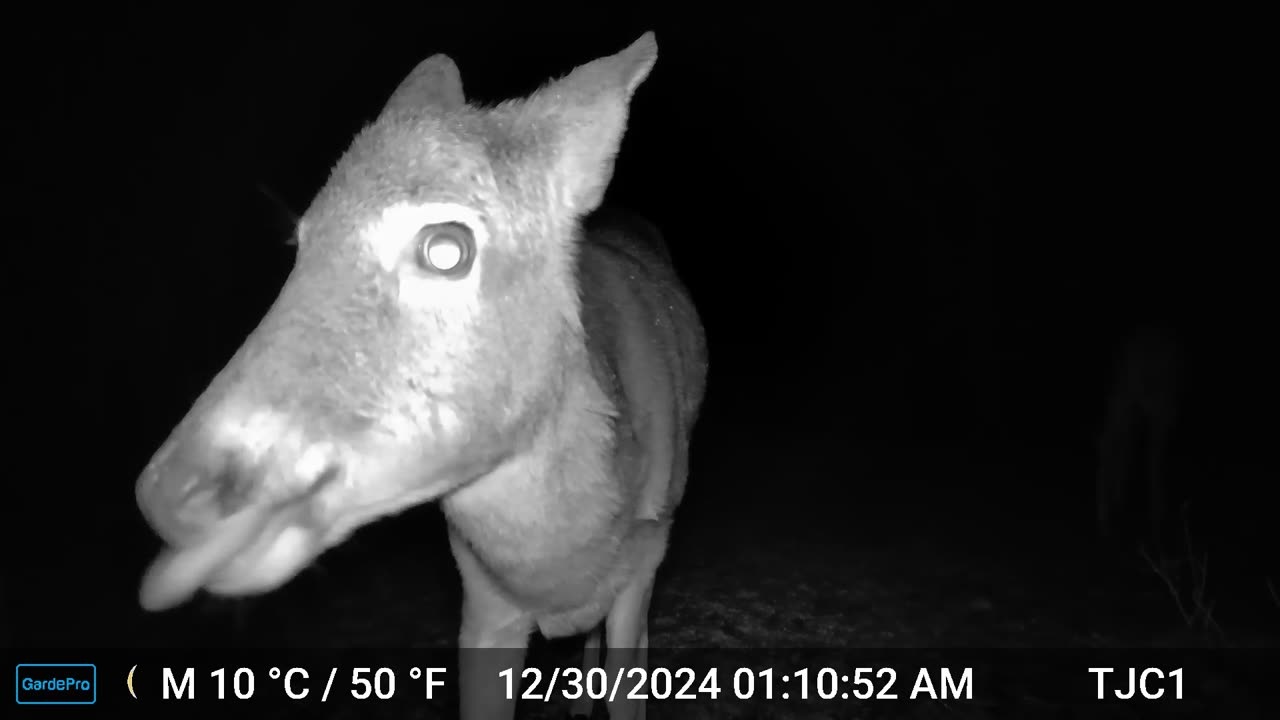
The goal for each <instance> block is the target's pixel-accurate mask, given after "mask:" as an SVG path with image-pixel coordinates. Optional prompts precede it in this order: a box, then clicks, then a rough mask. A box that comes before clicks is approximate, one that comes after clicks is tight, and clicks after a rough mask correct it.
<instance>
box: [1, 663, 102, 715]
mask: <svg viewBox="0 0 1280 720" xmlns="http://www.w3.org/2000/svg"><path fill="white" fill-rule="evenodd" d="M16 673H17V680H18V682H17V686H18V690H17V700H18V704H19V705H92V704H93V703H95V702H97V700H98V668H97V666H96V665H58V664H50V663H44V664H27V665H19V666H18V667H17V670H16Z"/></svg>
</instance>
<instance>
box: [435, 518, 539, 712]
mask: <svg viewBox="0 0 1280 720" xmlns="http://www.w3.org/2000/svg"><path fill="white" fill-rule="evenodd" d="M450 543H451V545H452V548H453V554H454V558H455V559H456V560H457V563H458V570H459V571H460V573H461V575H462V598H463V599H462V630H461V632H460V633H459V638H458V695H459V705H460V708H459V709H460V715H459V716H460V717H461V718H462V720H510V719H511V718H513V717H515V711H516V700H517V699H518V698H519V697H520V676H521V674H522V673H523V671H524V661H525V653H526V651H527V649H528V646H529V635H530V634H531V633H532V632H533V627H534V623H533V620H532V619H530V617H529V615H528V613H526V612H524V611H523V610H521V609H520V608H519V607H517V606H516V605H515V604H513V603H512V602H510V601H509V600H507V598H506V597H505V596H504V595H503V593H502V592H501V590H499V589H498V588H497V587H496V586H495V585H494V584H493V581H492V580H491V579H490V578H489V575H488V573H487V571H486V570H485V569H484V568H483V567H482V566H481V565H480V563H479V561H478V560H477V559H476V557H475V556H474V555H473V554H472V553H471V551H470V550H469V549H467V548H466V546H465V544H464V543H462V542H460V541H459V540H458V539H457V538H455V537H454V536H453V535H450ZM507 671H510V684H511V691H510V692H509V693H508V691H507V683H508V680H507V678H506V677H505V676H504V675H502V674H500V673H506V672H507Z"/></svg>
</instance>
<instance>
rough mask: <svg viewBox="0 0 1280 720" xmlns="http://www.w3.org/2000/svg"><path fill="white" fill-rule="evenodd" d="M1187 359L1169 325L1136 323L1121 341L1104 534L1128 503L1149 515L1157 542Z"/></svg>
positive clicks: (1102, 501) (1111, 398)
mask: <svg viewBox="0 0 1280 720" xmlns="http://www.w3.org/2000/svg"><path fill="white" fill-rule="evenodd" d="M1185 366H1186V363H1185V359H1184V352H1183V348H1182V345H1181V343H1180V341H1179V340H1178V338H1177V336H1176V335H1174V334H1173V333H1172V332H1171V331H1169V330H1167V329H1165V328H1161V327H1157V326H1154V325H1144V326H1141V327H1138V328H1136V329H1135V330H1133V331H1132V332H1131V333H1129V335H1128V336H1127V337H1126V338H1125V339H1124V341H1123V342H1122V343H1121V345H1120V348H1119V352H1118V353H1117V355H1116V359H1115V361H1114V366H1113V368H1112V376H1111V385H1110V389H1109V394H1108V396H1107V402H1106V407H1105V412H1104V414H1103V418H1102V424H1101V431H1100V433H1099V435H1098V448H1097V451H1098V455H1097V457H1098V466H1097V476H1096V480H1097V490H1096V494H1095V500H1096V530H1097V532H1098V534H1099V535H1100V536H1102V537H1107V536H1109V535H1111V534H1112V533H1113V532H1115V531H1116V530H1117V529H1118V528H1117V527H1116V524H1115V523H1116V519H1117V517H1118V516H1119V515H1120V514H1121V513H1123V512H1125V511H1127V514H1128V515H1129V516H1130V517H1135V518H1138V519H1139V520H1140V521H1145V523H1146V524H1147V529H1146V532H1148V533H1149V535H1150V539H1151V540H1152V541H1153V542H1158V541H1159V539H1160V534H1161V532H1162V529H1163V528H1162V524H1163V521H1164V520H1165V513H1166V511H1165V496H1166V489H1167V485H1168V482H1169V473H1168V463H1169V459H1170V451H1171V449H1172V443H1173V437H1174V430H1175V428H1176V427H1177V423H1178V420H1179V415H1180V404H1181V400H1182V395H1183V384H1184V375H1185V372H1186V367H1185ZM1135 485H1136V486H1139V487H1135Z"/></svg>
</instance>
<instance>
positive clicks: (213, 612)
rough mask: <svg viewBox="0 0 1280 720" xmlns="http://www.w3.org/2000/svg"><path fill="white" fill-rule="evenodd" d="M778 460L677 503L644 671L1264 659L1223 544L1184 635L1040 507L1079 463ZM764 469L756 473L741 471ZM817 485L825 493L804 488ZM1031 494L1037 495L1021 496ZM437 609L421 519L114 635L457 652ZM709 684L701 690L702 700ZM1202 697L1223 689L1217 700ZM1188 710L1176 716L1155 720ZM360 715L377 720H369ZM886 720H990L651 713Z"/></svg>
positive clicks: (1247, 596)
mask: <svg viewBox="0 0 1280 720" xmlns="http://www.w3.org/2000/svg"><path fill="white" fill-rule="evenodd" d="M729 456H730V457H731V456H732V455H729ZM780 456H785V453H783V454H780ZM722 457H723V456H722ZM791 457H792V458H793V460H792V461H791V462H790V463H789V464H790V466H791V469H790V472H792V473H795V474H794V475H793V476H792V477H793V479H792V480H790V481H784V479H783V478H780V480H779V483H780V486H779V487H778V488H777V489H775V490H773V491H768V490H765V489H763V486H761V488H762V489H761V490H759V491H756V492H747V491H744V492H741V493H738V494H737V495H736V496H734V497H732V498H726V497H724V496H720V497H714V496H711V495H709V494H706V493H704V494H702V495H698V494H694V493H692V491H691V494H690V497H689V500H688V503H687V507H685V508H684V509H683V510H682V511H681V516H680V518H681V520H684V519H687V518H695V520H693V521H690V522H685V523H683V524H678V525H677V530H676V533H675V535H674V536H673V539H672V545H671V550H670V554H669V557H668V560H667V562H666V563H665V564H664V565H663V567H662V569H661V573H660V576H659V584H658V587H657V590H656V591H655V593H654V596H653V607H652V619H651V625H650V628H651V629H650V641H651V645H652V647H653V650H651V660H652V661H653V662H654V664H661V665H667V666H679V665H680V661H681V657H682V653H697V652H698V651H697V650H696V649H697V648H722V649H730V648H799V649H801V650H796V651H790V650H787V651H778V652H775V653H773V654H772V655H771V658H770V660H769V662H770V663H774V664H775V665H776V666H777V667H783V666H786V665H788V664H791V665H794V664H797V663H804V664H813V662H814V659H813V657H814V656H813V653H812V652H811V651H807V650H804V649H806V648H807V649H814V648H827V649H833V650H841V651H844V650H848V649H862V650H866V651H872V650H877V649H895V648H1113V647H1134V648H1160V647H1206V646H1208V647H1224V646H1225V647H1250V646H1265V647H1275V646H1276V644H1277V643H1276V642H1275V641H1276V638H1277V637H1278V633H1277V630H1278V629H1280V603H1278V602H1277V601H1276V600H1275V599H1274V598H1273V597H1272V596H1271V595H1270V594H1269V592H1270V591H1269V590H1268V586H1267V581H1268V575H1267V573H1266V571H1265V569H1264V568H1262V567H1260V566H1254V565H1250V564H1249V563H1243V562H1233V561H1232V559H1233V557H1241V555H1239V553H1232V552H1230V548H1229V547H1228V546H1226V545H1222V546H1221V547H1220V548H1218V550H1217V551H1215V550H1213V549H1210V550H1209V552H1210V553H1211V554H1210V564H1211V571H1212V573H1213V574H1212V576H1211V580H1212V581H1213V582H1210V583H1208V584H1207V586H1206V587H1207V590H1206V594H1205V599H1204V600H1203V601H1202V602H1201V605H1208V604H1210V603H1214V612H1213V615H1212V621H1211V622H1200V621H1197V620H1196V619H1195V618H1194V617H1191V618H1190V619H1188V617H1187V616H1186V615H1184V611H1180V610H1179V607H1178V604H1177V603H1176V602H1175V600H1174V598H1173V595H1172V593H1171V590H1170V585H1169V584H1168V582H1166V578H1167V580H1168V581H1169V582H1172V583H1173V587H1176V588H1179V589H1180V590H1182V591H1184V592H1183V595H1184V597H1183V600H1182V602H1183V603H1184V606H1185V607H1184V610H1185V612H1186V613H1187V614H1192V615H1193V614H1194V613H1193V612H1192V611H1193V610H1194V608H1195V607H1196V605H1195V603H1194V602H1193V600H1192V599H1190V597H1189V596H1188V595H1187V593H1189V592H1190V590H1192V589H1194V577H1193V576H1192V575H1191V574H1189V573H1188V571H1187V569H1186V568H1185V567H1183V568H1182V569H1181V570H1179V569H1178V567H1177V566H1176V565H1170V566H1169V569H1168V570H1167V571H1166V572H1165V577H1162V576H1161V575H1160V574H1157V573H1156V572H1155V571H1154V569H1153V566H1152V565H1151V564H1150V563H1148V562H1147V560H1146V559H1145V558H1144V557H1143V556H1142V555H1141V554H1139V552H1138V551H1137V550H1136V549H1134V548H1132V547H1126V546H1119V547H1117V546H1115V545H1108V544H1104V543H1100V542H1098V541H1096V540H1095V539H1094V538H1093V537H1092V535H1091V534H1090V530H1091V526H1090V525H1089V522H1090V518H1091V516H1090V515H1089V513H1088V509H1089V505H1088V495H1087V492H1079V491H1078V490H1079V488H1078V484H1077V487H1076V490H1072V491H1068V492H1062V493H1057V494H1055V493H1054V492H1052V491H1050V490H1047V489H1046V488H1051V487H1066V488H1070V487H1072V485H1071V484H1070V483H1065V482H1061V480H1062V476H1063V475H1064V474H1067V473H1079V472H1081V466H1080V463H1078V462H1064V463H1061V464H1059V465H1058V466H1057V467H1056V468H1050V467H1041V468H1040V469H1039V470H1038V474H1036V473H1034V472H1030V471H1028V469H1027V467H1026V463H1005V464H1003V465H1000V466H995V465H989V464H987V465H984V464H981V463H976V462H975V461H972V460H963V459H959V458H955V457H949V458H948V457H945V456H944V455H943V454H940V453H938V454H927V453H926V454H904V455H903V456H902V457H901V458H899V459H898V460H897V461H895V462H893V463H887V464H886V463H883V462H880V463H877V462H875V461H869V460H868V461H862V462H850V463H848V467H846V468H844V470H843V473H844V475H843V476H842V475H840V474H839V472H836V471H830V470H824V469H823V468H820V467H809V466H808V465H809V464H813V463H806V462H805V461H803V460H796V459H795V458H796V457H799V456H791ZM740 463H741V467H737V468H735V471H738V472H743V473H746V472H750V471H752V469H751V462H750V459H748V458H743V459H741V460H740ZM885 467H891V468H892V469H891V470H885V469H884V468H885ZM770 469H771V468H768V467H767V466H759V465H758V464H757V466H756V467H754V472H762V471H768V470H770ZM772 469H774V470H778V471H779V472H783V471H785V470H786V469H785V468H782V467H778V468H772ZM702 471H703V472H706V470H705V468H703V470H702ZM725 471H726V472H728V471H729V470H727V469H726V470H725ZM824 472H826V473H828V479H827V481H826V482H820V480H821V479H822V473H824ZM976 472H981V473H986V474H987V475H986V477H987V478H988V479H989V480H990V481H989V482H987V483H986V485H985V487H986V490H985V491H984V493H985V496H984V497H974V495H973V493H971V492H968V491H967V490H966V489H965V487H966V484H965V483H964V482H963V480H964V478H966V477H972V476H973V473H976ZM937 473H951V474H952V475H953V476H954V477H955V478H956V482H955V483H954V484H953V485H952V488H953V489H952V490H950V491H936V490H935V491H931V492H930V493H929V494H928V496H927V497H926V496H922V497H918V498H915V499H914V500H912V499H911V493H910V492H906V493H903V492H897V491H895V490H894V489H893V488H903V487H910V486H911V483H912V482H913V481H914V480H918V479H919V478H921V477H925V476H927V475H928V474H937ZM868 477H877V478H878V482H877V483H875V484H869V485H867V486H866V490H865V491H858V492H847V491H839V488H840V487H841V485H840V483H842V482H843V483H859V482H860V480H861V481H862V482H865V479H866V478H868ZM1031 477H1037V478H1038V479H1039V480H1040V484H1039V485H1038V486H1037V485H1033V484H1032V483H1030V482H1029V481H1028V480H1027V478H1031ZM722 486H723V484H722ZM691 487H692V485H691ZM783 488H785V490H784V489H783ZM824 488H825V489H824ZM833 488H835V489H833ZM1244 525H1248V524H1247V523H1245V524H1244ZM1194 549H1195V548H1193V550H1194ZM1215 552H1216V554H1215ZM1185 555H1186V553H1184V556H1185ZM1170 557H1171V558H1172V560H1174V561H1176V560H1178V559H1179V558H1178V556H1177V554H1176V553H1174V554H1171V555H1170ZM458 604H459V589H458V580H457V575H456V571H455V570H454V567H453V564H452V560H451V558H450V556H449V553H448V549H447V544H446V542H445V536H444V528H443V525H442V520H441V518H440V515H439V512H438V511H437V510H435V509H434V508H432V507H425V508H422V509H420V510H414V511H411V512H409V513H407V514H405V515H403V516H399V517H396V518H391V519H388V520H386V521H384V522H381V523H378V524H376V525H374V526H371V527H369V528H366V529H365V530H362V531H361V532H359V533H357V534H356V535H355V536H354V537H353V538H352V540H351V541H349V542H348V543H346V544H345V545H343V546H341V547H339V548H336V549H334V550H332V551H330V552H329V553H327V554H326V555H325V556H323V557H322V558H321V561H320V562H319V563H318V564H317V565H316V566H315V567H314V568H312V569H310V570H308V571H306V572H305V573H303V574H302V575H301V576H299V577H298V578H297V579H296V580H295V581H293V582H291V583H290V584H289V585H287V586H286V587H284V588H283V589H281V590H280V591H278V592H277V593H274V594H271V595H267V596H263V597H258V598H252V599H247V600H238V601H225V600H217V599H213V598H208V597H201V598H200V599H198V600H197V601H195V602H193V603H191V604H190V605H188V606H187V607H185V608H183V609H181V610H178V611H174V612H172V613H169V614H166V615H162V616H140V615H137V616H135V617H134V619H133V620H132V621H131V622H132V623H133V624H132V626H131V627H132V630H131V631H130V632H131V633H132V635H131V636H132V637H134V638H136V640H137V642H138V644H139V645H140V646H164V647H190V646H220V647H228V646H229V647H236V646H257V647H277V648H278V647H309V646H315V647H326V648H352V647H354V648H406V647H407V648H423V649H426V648H443V649H447V648H451V647H452V644H453V643H454V641H455V637H456V635H455V634H456V629H457V624H458ZM1197 622H1200V624H1199V625H1197ZM580 647H581V640H580V639H571V640H564V641H557V642H546V641H543V640H541V639H535V641H534V645H533V648H532V650H531V655H530V659H531V662H532V663H533V664H535V665H539V666H542V667H547V668H550V667H552V666H555V665H561V666H565V665H575V664H577V662H578V653H579V652H580ZM664 648H665V650H664ZM686 649H688V650H686ZM725 652H728V653H731V651H728V650H726V651H725ZM684 657H690V656H684ZM725 657H728V658H730V659H732V658H734V657H738V656H734V655H732V654H729V655H726V656H725ZM742 657H748V655H747V654H744V655H742ZM750 657H755V658H759V657H761V656H760V655H759V654H757V655H755V656H750ZM843 657H847V655H846V656H843ZM1052 671H1053V670H1052V668H1050V667H1049V665H1047V664H1046V665H1045V666H1044V668H1043V672H1046V673H1048V672H1052ZM1027 672H1028V673H1034V672H1036V668H1034V667H1031V668H1028V669H1027ZM1200 680H1201V681H1202V682H1204V678H1200ZM726 682H727V681H726V680H725V679H723V678H722V679H721V685H722V686H724V684H725V683H726ZM1213 683H1214V685H1213V686H1214V688H1215V689H1216V691H1217V692H1218V695H1216V696H1215V697H1234V698H1236V699H1234V700H1232V701H1231V702H1232V703H1236V705H1231V706H1229V707H1228V706H1225V705H1221V704H1218V705H1215V706H1214V711H1213V713H1212V714H1213V715H1214V716H1217V717H1228V716H1231V717H1250V716H1252V715H1251V714H1250V713H1251V712H1252V711H1251V710H1250V709H1249V708H1250V707H1251V706H1250V705H1249V704H1248V702H1249V701H1248V700H1247V699H1240V698H1241V697H1242V696H1241V695H1239V693H1246V692H1252V691H1253V689H1254V688H1253V686H1250V685H1249V684H1248V681H1247V680H1246V679H1241V678H1238V677H1234V676H1232V675H1231V674H1230V673H1227V672H1226V671H1223V672H1222V673H1220V674H1219V676H1215V677H1214V678H1213ZM1033 686H1034V683H1031V684H1029V685H1028V686H1027V689H1026V690H1025V692H1023V691H1022V690H1020V687H1019V686H1017V684H1016V683H1015V684H1014V685H1009V686H1007V687H1004V688H1002V691H1003V692H1006V693H1009V694H1010V695H1011V696H1012V697H1015V698H1017V699H1018V701H1019V702H1020V703H1022V704H1021V705H1020V707H1036V706H1037V705H1036V704H1037V703H1042V704H1044V705H1045V706H1046V707H1047V706H1048V705H1049V704H1050V703H1051V702H1052V700H1051V699H1050V698H1041V697H1037V696H1036V694H1035V691H1034V690H1033V689H1032V687H1033ZM1223 688H1227V689H1228V690H1230V689H1232V688H1236V691H1237V695H1234V696H1233V695H1231V692H1228V691H1223ZM1215 702H1217V701H1215ZM442 703H443V704H442ZM447 703H448V700H443V699H442V700H438V701H437V703H435V704H432V705H424V706H422V707H421V711H420V712H419V713H418V714H417V715H415V716H416V717H423V718H426V717H438V716H439V715H440V714H441V713H445V714H447V708H448V707H449V706H448V704H447ZM564 709H565V706H564V705H563V704H559V705H558V704H556V703H551V704H545V703H539V702H527V703H524V704H523V705H522V707H521V716H522V717H530V718H535V717H563V713H564ZM1122 710H1123V711H1125V712H1128V711H1129V710H1128V709H1127V708H1124V707H1121V708H1115V709H1114V713H1115V714H1107V713H1102V712H1098V711H1096V710H1094V711H1091V712H1089V713H1087V715H1081V716H1089V717H1127V716H1128V715H1124V714H1122V712H1121V711H1122ZM1166 710H1169V712H1166ZM1174 711H1176V712H1174ZM1205 711H1206V708H1205V707H1203V706H1192V705H1188V706H1186V707H1182V708H1172V709H1170V708H1167V707H1166V708H1164V709H1162V711H1161V714H1162V716H1166V715H1169V714H1171V713H1172V714H1173V715H1174V716H1184V717H1190V716H1199V713H1201V712H1205ZM352 712H354V711H352ZM360 712H361V713H362V714H361V716H362V717H367V716H369V714H368V713H370V712H372V713H373V716H375V717H376V716H380V715H379V714H378V712H379V711H378V710H377V708H376V707H375V706H370V705H366V706H364V708H363V709H362V710H361V711H360ZM387 712H388V713H389V712H390V710H389V709H388V710H387ZM1179 713H1181V714H1179ZM336 716H343V717H345V716H346V715H345V714H344V713H343V712H338V714H337V715H336ZM353 716H354V715H353ZM388 716H389V715H388ZM399 716H400V717H402V715H399ZM890 716H892V717H904V716H905V717H935V716H936V717H942V716H946V717H966V718H967V717H997V716H1000V715H999V711H998V709H996V708H993V707H988V706H987V705H984V704H983V703H981V702H974V703H967V704H966V703H963V702H961V703H954V702H950V703H948V702H933V703H914V704H911V705H901V704H899V705H892V706H890V705H884V704H874V703H868V704H861V705H850V704H849V703H848V702H844V703H841V702H839V701H832V700H817V699H812V700H810V701H808V702H792V703H788V704H786V705H785V706H779V705H777V704H776V703H775V704H768V703H764V702H762V701H761V702H756V703H746V702H742V703H736V704H730V703H725V702H720V703H711V702H701V703H700V702H684V703H681V702H679V701H674V700H673V701H668V702H667V703H665V704H660V705H654V706H653V707H652V712H651V717H682V718H683V717H689V718H702V717H741V718H751V717H814V718H818V717H890ZM1056 716H1058V717H1065V716H1070V715H1069V714H1061V713H1060V714H1057V715H1056Z"/></svg>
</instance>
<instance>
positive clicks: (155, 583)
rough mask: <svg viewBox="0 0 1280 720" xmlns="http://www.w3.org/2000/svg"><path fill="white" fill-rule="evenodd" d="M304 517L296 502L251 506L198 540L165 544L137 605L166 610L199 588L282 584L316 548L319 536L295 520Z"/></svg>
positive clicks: (249, 590)
mask: <svg viewBox="0 0 1280 720" xmlns="http://www.w3.org/2000/svg"><path fill="white" fill-rule="evenodd" d="M304 517H305V515H304V514H303V513H301V512H300V511H299V509H298V507H297V506H286V507H281V506H278V505H277V506H274V507H272V506H268V505H252V506H250V507H247V508H245V509H244V510H241V511H240V512H239V513H237V514H235V515H232V516H229V517H227V518H225V519H224V520H222V521H221V522H219V523H218V524H217V525H215V526H213V527H212V528H210V529H209V531H208V532H207V533H205V535H204V536H203V537H202V538H201V539H200V540H199V541H197V542H195V543H193V544H191V545H187V546H183V547H169V548H166V549H165V550H163V551H162V552H161V553H160V555H159V556H158V557H157V558H156V559H155V560H154V561H153V562H152V564H151V566H150V567H149V568H148V570H147V573H146V575H145V577H144V578H143V582H142V588H141V591H140V593H139V595H140V598H139V599H140V602H141V604H142V606H143V607H144V608H146V609H148V610H153V611H154V610H166V609H169V608H172V607H175V606H177V605H180V604H182V603H184V602H186V601H187V600H188V599H190V598H191V596H192V595H194V594H195V593H196V592H198V591H199V590H202V589H203V590H206V591H208V592H210V593H212V594H214V595H224V596H241V595H250V594H258V593H265V592H268V591H270V590H273V589H275V588H278V587H280V586H281V585H284V584H285V583H286V582H288V581H289V580H291V579H292V578H293V577H294V576H295V575H297V574H298V573H299V572H300V571H301V570H302V569H303V568H304V567H306V566H307V565H308V564H309V563H310V562H311V561H312V560H313V559H314V558H315V556H316V555H317V554H318V553H319V551H320V546H321V543H320V534H319V532H318V531H317V529H315V528H313V527H310V526H308V525H306V524H303V523H301V522H299V521H300V520H301V519H302V518H304Z"/></svg>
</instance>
